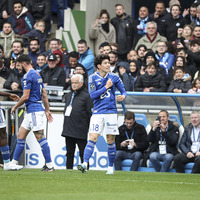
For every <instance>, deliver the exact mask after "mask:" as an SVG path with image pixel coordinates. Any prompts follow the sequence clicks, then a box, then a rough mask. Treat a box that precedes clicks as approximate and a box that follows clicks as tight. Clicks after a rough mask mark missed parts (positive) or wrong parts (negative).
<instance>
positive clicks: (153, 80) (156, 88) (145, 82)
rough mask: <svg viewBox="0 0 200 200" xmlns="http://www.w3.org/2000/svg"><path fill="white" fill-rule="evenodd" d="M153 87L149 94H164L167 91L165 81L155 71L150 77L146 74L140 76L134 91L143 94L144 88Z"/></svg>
mask: <svg viewBox="0 0 200 200" xmlns="http://www.w3.org/2000/svg"><path fill="white" fill-rule="evenodd" d="M149 87H153V89H150V92H165V91H166V89H167V86H166V79H165V78H164V77H163V75H161V74H160V73H159V71H158V70H157V71H156V72H155V74H154V75H152V76H150V75H149V74H148V73H147V72H145V74H143V75H140V76H139V77H138V79H137V81H136V83H135V91H139V92H143V90H144V88H149Z"/></svg>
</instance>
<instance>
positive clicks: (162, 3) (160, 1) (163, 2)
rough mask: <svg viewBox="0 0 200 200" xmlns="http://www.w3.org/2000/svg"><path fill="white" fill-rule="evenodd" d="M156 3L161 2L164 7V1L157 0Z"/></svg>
mask: <svg viewBox="0 0 200 200" xmlns="http://www.w3.org/2000/svg"><path fill="white" fill-rule="evenodd" d="M157 3H162V4H163V6H164V7H165V3H164V1H157V2H156V4H157Z"/></svg>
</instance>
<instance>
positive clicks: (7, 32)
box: [0, 22, 22, 58]
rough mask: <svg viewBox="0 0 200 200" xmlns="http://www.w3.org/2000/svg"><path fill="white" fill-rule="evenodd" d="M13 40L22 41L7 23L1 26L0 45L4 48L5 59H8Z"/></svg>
mask: <svg viewBox="0 0 200 200" xmlns="http://www.w3.org/2000/svg"><path fill="white" fill-rule="evenodd" d="M15 40H19V41H22V37H21V36H19V35H16V34H15V33H14V31H13V29H12V25H11V24H10V23H9V22H5V23H4V24H3V29H2V32H0V44H1V45H2V46H3V47H4V52H5V57H6V58H7V57H8V53H9V51H10V49H11V48H12V43H13V42H14V41H15Z"/></svg>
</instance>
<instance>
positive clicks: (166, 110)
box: [159, 110, 169, 117]
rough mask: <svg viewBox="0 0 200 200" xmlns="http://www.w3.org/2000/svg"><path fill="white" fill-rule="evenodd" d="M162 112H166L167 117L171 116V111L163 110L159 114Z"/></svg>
mask: <svg viewBox="0 0 200 200" xmlns="http://www.w3.org/2000/svg"><path fill="white" fill-rule="evenodd" d="M161 112H165V113H166V114H167V117H169V113H168V111H167V110H161V111H160V112H159V114H160V113H161Z"/></svg>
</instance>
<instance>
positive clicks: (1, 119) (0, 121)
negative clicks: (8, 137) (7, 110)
mask: <svg viewBox="0 0 200 200" xmlns="http://www.w3.org/2000/svg"><path fill="white" fill-rule="evenodd" d="M4 127H6V120H5V118H4V114H3V110H2V109H0V128H4Z"/></svg>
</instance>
